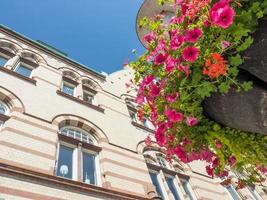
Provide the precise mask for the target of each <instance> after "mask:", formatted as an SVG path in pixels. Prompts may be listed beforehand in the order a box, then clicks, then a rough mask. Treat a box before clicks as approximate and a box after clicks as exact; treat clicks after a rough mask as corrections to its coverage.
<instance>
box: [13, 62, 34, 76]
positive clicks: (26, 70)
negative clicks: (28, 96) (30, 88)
mask: <svg viewBox="0 0 267 200" xmlns="http://www.w3.org/2000/svg"><path fill="white" fill-rule="evenodd" d="M32 70H33V69H32V68H31V67H29V66H26V65H25V64H22V63H20V64H19V65H18V66H17V67H16V69H15V71H16V72H17V73H18V74H20V75H22V76H25V77H29V78H30V76H31V73H32Z"/></svg>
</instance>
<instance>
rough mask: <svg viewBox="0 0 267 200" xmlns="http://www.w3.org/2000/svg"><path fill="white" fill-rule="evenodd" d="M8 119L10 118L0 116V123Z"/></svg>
mask: <svg viewBox="0 0 267 200" xmlns="http://www.w3.org/2000/svg"><path fill="white" fill-rule="evenodd" d="M9 118H10V117H9V116H6V115H4V114H0V121H3V122H5V121H7V120H9Z"/></svg>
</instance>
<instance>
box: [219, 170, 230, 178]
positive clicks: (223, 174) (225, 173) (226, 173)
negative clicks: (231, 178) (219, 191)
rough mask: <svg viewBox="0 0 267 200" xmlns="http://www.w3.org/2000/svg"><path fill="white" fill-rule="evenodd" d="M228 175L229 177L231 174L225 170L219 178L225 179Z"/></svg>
mask: <svg viewBox="0 0 267 200" xmlns="http://www.w3.org/2000/svg"><path fill="white" fill-rule="evenodd" d="M228 175H229V172H228V171H226V170H224V171H222V172H221V173H220V174H219V175H218V176H219V177H220V178H224V177H227V176H228Z"/></svg>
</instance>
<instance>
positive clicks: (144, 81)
mask: <svg viewBox="0 0 267 200" xmlns="http://www.w3.org/2000/svg"><path fill="white" fill-rule="evenodd" d="M154 78H155V77H154V76H153V75H147V76H145V77H144V79H143V84H144V85H148V84H149V83H151V81H153V80H154Z"/></svg>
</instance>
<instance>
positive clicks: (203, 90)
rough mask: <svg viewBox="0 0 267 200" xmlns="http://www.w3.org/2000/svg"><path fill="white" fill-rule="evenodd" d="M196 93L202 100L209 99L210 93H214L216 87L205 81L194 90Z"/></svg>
mask: <svg viewBox="0 0 267 200" xmlns="http://www.w3.org/2000/svg"><path fill="white" fill-rule="evenodd" d="M196 91H197V94H198V95H199V96H200V97H201V98H202V99H205V98H206V97H209V96H210V95H211V93H212V92H215V91H216V87H215V86H214V85H213V84H212V83H210V82H207V81H205V82H204V83H203V84H202V85H201V86H199V87H198V88H197V89H196Z"/></svg>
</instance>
